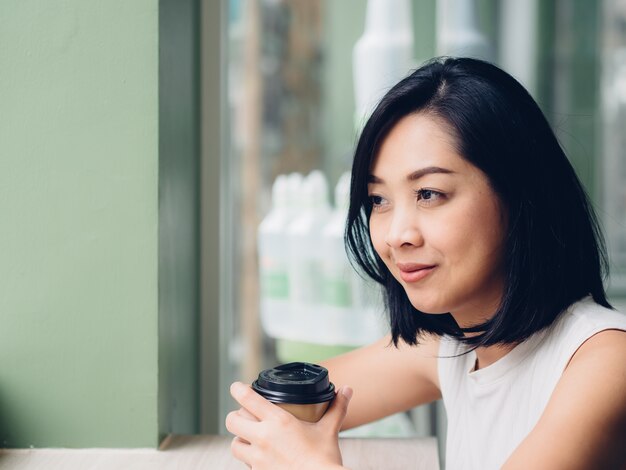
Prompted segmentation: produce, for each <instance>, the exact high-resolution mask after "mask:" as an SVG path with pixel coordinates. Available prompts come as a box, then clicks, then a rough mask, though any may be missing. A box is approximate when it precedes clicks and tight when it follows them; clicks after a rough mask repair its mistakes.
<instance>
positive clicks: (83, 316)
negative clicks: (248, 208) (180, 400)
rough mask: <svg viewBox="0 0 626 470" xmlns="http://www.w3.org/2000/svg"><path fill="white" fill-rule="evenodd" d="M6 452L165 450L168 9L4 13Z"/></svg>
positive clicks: (0, 415) (151, 3) (0, 338)
mask: <svg viewBox="0 0 626 470" xmlns="http://www.w3.org/2000/svg"><path fill="white" fill-rule="evenodd" d="M0 45H1V46H0V71H1V72H0V109H1V110H2V117H1V118H0V214H2V224H1V228H0V253H2V262H1V263H0V279H2V289H1V292H0V325H1V327H0V362H1V364H0V446H11V447H14V446H17V447H25V446H31V445H32V446H36V447H43V446H46V447H47V446H51V447H56V446H64V447H65V446H67V447H90V446H97V447H134V446H151V447H153V446H155V445H156V444H157V366H158V364H157V348H158V344H157V333H158V330H157V328H158V305H157V288H158V285H157V283H158V279H157V262H158V257H157V241H158V240H157V237H158V212H157V209H158V207H157V201H158V199H157V194H158V81H157V67H158V6H157V0H136V1H132V2H127V1H123V0H115V1H107V2H84V1H82V0H46V1H43V0H40V1H35V0H29V1H24V0H7V1H3V2H2V4H1V5H0Z"/></svg>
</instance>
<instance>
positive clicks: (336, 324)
mask: <svg viewBox="0 0 626 470" xmlns="http://www.w3.org/2000/svg"><path fill="white" fill-rule="evenodd" d="M391 3H393V4H394V5H395V6H396V8H397V9H399V10H401V9H402V8H405V7H406V8H408V10H407V12H408V13H406V14H404V15H396V16H394V15H393V14H392V13H393V12H392V11H391V10H392V9H391V7H389V6H387V7H386V8H385V9H383V10H380V11H379V13H378V14H377V15H375V16H377V17H378V20H380V21H381V22H382V23H380V24H377V23H376V21H374V19H372V16H369V17H368V8H372V9H373V8H375V4H378V5H380V4H381V3H379V2H377V1H376V0H370V1H369V2H368V1H366V0H351V1H349V2H344V1H331V0H326V1H324V0H262V1H252V0H247V1H246V0H229V2H228V8H229V12H228V57H229V59H228V122H229V127H230V137H229V146H230V149H229V154H228V159H227V160H228V173H229V182H228V184H229V187H230V188H231V189H230V195H229V201H230V202H229V204H230V206H229V210H230V211H231V214H230V215H231V223H232V226H231V227H230V228H229V230H228V233H230V234H232V236H231V237H230V239H229V240H226V241H223V242H224V246H225V247H228V249H229V250H230V253H231V256H230V258H231V259H232V263H231V264H232V265H231V266H229V286H228V289H226V292H228V293H229V294H230V297H231V298H230V300H229V305H230V307H229V311H228V312H223V318H222V321H223V322H224V323H226V325H227V332H228V335H227V336H228V337H227V338H226V339H225V340H226V342H227V345H228V348H227V355H226V357H222V358H220V359H221V362H222V369H223V370H225V371H226V374H225V377H227V378H228V379H230V380H235V379H237V380H244V381H248V382H250V381H252V380H254V379H255V378H256V376H257V374H258V372H259V371H260V370H261V369H263V368H266V367H270V366H274V365H276V364H277V363H281V362H288V361H291V360H305V361H311V362H316V361H319V360H322V359H324V358H326V357H329V356H331V355H335V354H338V353H341V352H344V351H347V350H350V349H351V348H354V347H357V346H358V345H360V344H363V343H366V342H369V341H370V340H372V339H373V338H375V337H376V335H378V334H382V333H383V332H384V331H385V326H384V321H382V320H383V319H384V312H383V309H382V307H381V303H380V299H379V295H378V294H377V293H376V291H375V289H374V288H372V286H371V285H368V284H367V283H366V281H363V280H362V279H361V278H360V277H358V276H357V275H355V274H353V273H351V272H350V271H349V270H347V267H346V266H347V265H346V264H345V259H344V256H345V255H344V253H343V251H342V250H341V249H340V247H339V245H338V242H339V240H340V235H341V233H342V230H341V227H342V225H341V221H340V218H341V214H342V210H344V206H343V204H344V201H343V198H344V196H342V194H343V192H342V191H343V190H344V189H342V184H343V183H342V175H343V174H344V173H345V172H347V171H349V169H350V165H351V157H352V151H353V148H354V144H355V142H356V139H357V135H358V130H359V126H360V125H361V124H362V122H363V120H364V118H365V117H366V115H367V112H368V110H370V109H371V106H372V105H373V103H375V100H376V99H377V98H379V97H380V93H381V92H382V91H384V90H385V89H386V88H388V86H389V85H390V84H392V83H393V81H395V80H397V79H399V78H401V76H402V75H404V74H405V73H406V72H408V71H409V70H410V69H411V68H413V67H415V66H416V64H419V63H420V62H422V61H423V60H426V59H428V58H430V57H432V56H434V55H435V54H441V53H445V54H460V55H461V54H463V55H474V56H478V57H483V58H486V59H489V60H492V61H495V62H496V63H498V64H499V65H500V66H502V67H503V68H505V69H506V70H508V71H509V72H511V73H512V74H513V75H514V76H516V77H517V78H518V79H519V80H520V81H521V82H522V83H524V84H525V85H526V87H527V88H528V89H529V91H530V92H531V93H532V94H533V95H534V96H535V98H536V99H537V101H538V102H539V103H540V106H541V107H542V108H543V110H544V112H545V113H546V115H547V116H548V119H550V120H551V122H552V124H553V126H554V128H555V131H556V133H557V135H558V137H559V140H560V141H561V142H562V144H563V146H564V147H565V149H566V153H567V154H568V156H569V157H570V159H571V161H572V163H573V164H574V166H575V167H576V169H577V171H578V173H579V175H580V177H581V179H582V180H583V183H584V184H585V186H586V187H587V189H588V191H589V193H590V194H591V195H592V198H593V199H594V201H595V203H596V208H597V210H598V213H599V215H600V218H601V220H602V221H603V223H604V224H605V229H606V232H607V239H608V244H609V248H610V254H611V261H612V270H613V277H612V279H611V290H610V294H611V296H612V300H614V301H615V302H616V303H617V304H618V305H619V304H620V302H621V298H622V297H620V296H624V295H626V189H625V188H626V157H625V155H624V152H625V151H624V148H626V140H625V139H626V0H607V1H605V2H587V1H582V0H558V1H554V2H540V1H539V0H528V1H525V2H519V1H516V0H507V1H501V2H497V1H496V0H480V1H479V0H475V1H473V0H440V1H438V2H436V1H435V0H429V1H419V2H418V1H409V0H393V1H391V0H385V1H383V2H382V4H385V5H391ZM372 11H374V10H372ZM385 15H386V16H385ZM383 17H384V18H383ZM383 20H385V21H388V22H390V23H389V24H392V25H393V28H391V29H390V30H389V31H388V34H392V33H394V32H395V33H399V32H400V33H406V35H408V36H406V37H401V36H402V34H399V35H397V36H395V39H396V40H398V41H400V42H401V43H402V44H403V45H402V46H399V47H396V48H395V49H394V48H392V47H391V46H388V45H386V43H385V38H384V37H383V38H382V39H380V38H378V39H376V40H380V41H382V42H381V44H378V45H377V46H376V47H378V46H380V48H384V47H390V49H388V51H389V52H388V54H386V55H385V57H387V58H388V57H393V58H394V60H395V62H394V63H391V62H383V59H380V62H376V60H379V59H377V58H376V56H375V51H374V49H373V46H372V45H371V44H370V43H367V41H372V40H373V39H372V38H371V37H369V38H367V37H366V35H367V33H368V28H370V29H369V32H372V31H373V30H374V29H375V28H380V30H379V31H385V24H384V21H383ZM394 21H396V22H397V23H393V22H394ZM398 37H399V38H400V39H398ZM468 38H469V39H468ZM366 43H367V44H366ZM364 44H365V45H364ZM368 44H369V45H368ZM368 47H369V48H370V49H368ZM360 48H361V49H362V50H361V51H360ZM359 51H360V52H359ZM363 51H365V52H363ZM359 54H361V55H359ZM360 58H361V59H362V60H363V65H362V67H363V70H365V71H367V70H372V69H371V67H373V65H372V64H378V68H377V69H375V70H377V71H379V72H380V73H372V74H370V75H371V76H372V77H373V78H372V79H371V80H370V81H369V82H363V81H360V80H358V79H357V80H356V82H355V79H354V77H355V74H353V67H359V63H360V62H359V60H360ZM368 61H369V62H368ZM368 67H370V69H368ZM394 67H395V68H394ZM362 75H365V74H359V76H362ZM305 212H306V213H309V219H307V220H304V219H306V218H304V219H303V217H302V214H304V213H305ZM272 214H273V215H272ZM272 217H274V218H272ZM298 220H299V222H298ZM277 233H280V234H281V235H280V236H277V235H276V234H277ZM281 237H282V238H281ZM294 240H296V242H293V241H294ZM294 247H296V248H294ZM366 294H367V295H370V296H371V297H369V298H368V297H366ZM366 306H367V308H365V307H366ZM224 386H225V387H226V386H227V384H225V385H224ZM224 405H225V408H224V409H222V410H220V415H221V416H222V421H223V417H224V416H225V415H226V413H227V411H228V410H229V409H232V407H234V404H233V403H232V402H230V403H227V402H224ZM436 410H438V411H436ZM442 414H443V413H442V409H441V408H440V407H439V408H435V407H423V408H421V409H419V410H413V411H412V412H410V413H407V414H401V415H398V416H396V417H392V418H391V419H390V420H387V421H385V422H384V423H381V424H376V425H373V426H371V427H369V428H367V429H362V430H360V431H358V432H361V433H363V434H365V435H389V436H403V435H427V434H431V433H435V432H436V433H438V434H439V437H440V440H441V439H442V438H443V432H444V429H445V423H444V422H443V418H442Z"/></svg>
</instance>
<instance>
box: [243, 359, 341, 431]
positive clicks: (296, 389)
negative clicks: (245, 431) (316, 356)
mask: <svg viewBox="0 0 626 470" xmlns="http://www.w3.org/2000/svg"><path fill="white" fill-rule="evenodd" d="M252 389H253V390H254V391H256V392H257V393H258V394H259V395H261V396H262V397H264V398H266V399H267V400H269V401H271V402H272V403H274V404H276V405H278V406H280V407H281V408H284V409H285V410H287V411H289V412H290V413H291V414H292V415H294V416H295V417H296V418H298V419H301V420H303V421H308V422H310V423H315V422H317V421H319V420H320V418H321V417H322V416H323V415H324V413H325V412H326V410H327V409H328V406H329V405H330V402H331V401H332V399H333V398H334V397H335V386H334V385H333V384H332V383H331V382H330V380H329V378H328V370H327V369H325V368H324V367H322V366H318V365H317V364H309V363H307V362H290V363H289V364H284V365H282V366H278V367H275V368H273V369H266V370H264V371H262V372H261V373H260V374H259V377H258V378H257V380H255V381H254V382H253V383H252Z"/></svg>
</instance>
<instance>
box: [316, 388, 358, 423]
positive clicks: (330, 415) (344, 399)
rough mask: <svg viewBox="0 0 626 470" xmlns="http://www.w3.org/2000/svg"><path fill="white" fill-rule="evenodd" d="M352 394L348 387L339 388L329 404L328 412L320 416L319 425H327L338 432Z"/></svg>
mask: <svg viewBox="0 0 626 470" xmlns="http://www.w3.org/2000/svg"><path fill="white" fill-rule="evenodd" d="M352 393H353V391H352V389H351V388H350V387H341V389H340V390H339V391H338V392H337V395H336V396H335V398H334V399H333V401H332V403H331V404H330V407H329V408H328V411H326V413H324V416H322V419H321V420H320V424H322V425H328V426H330V427H331V428H332V429H333V430H334V431H335V432H339V431H340V430H341V426H342V425H343V421H344V419H345V418H346V414H347V413H348V405H349V404H350V399H351V398H352Z"/></svg>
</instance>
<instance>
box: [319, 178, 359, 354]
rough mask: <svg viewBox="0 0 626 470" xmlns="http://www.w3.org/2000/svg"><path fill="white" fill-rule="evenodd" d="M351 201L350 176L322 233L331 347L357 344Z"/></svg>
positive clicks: (338, 190)
mask: <svg viewBox="0 0 626 470" xmlns="http://www.w3.org/2000/svg"><path fill="white" fill-rule="evenodd" d="M349 202H350V174H349V173H344V174H343V175H341V177H340V178H339V181H338V183H337V186H336V187H335V210H334V211H333V213H332V215H331V216H330V219H329V221H328V223H327V224H326V226H325V227H324V229H323V231H322V248H323V250H322V256H323V260H322V273H323V285H322V303H323V305H324V308H323V311H324V313H325V315H323V317H324V324H325V325H326V329H327V332H326V334H325V337H324V339H325V340H326V341H327V342H328V343H330V344H343V345H352V344H355V341H356V340H357V338H355V334H354V333H355V325H354V324H353V320H354V317H355V313H356V312H355V311H354V292H353V290H354V286H353V279H352V277H353V275H354V272H353V269H352V266H350V261H349V260H348V256H347V255H346V250H345V244H344V232H345V227H346V220H347V217H348V205H349Z"/></svg>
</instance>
